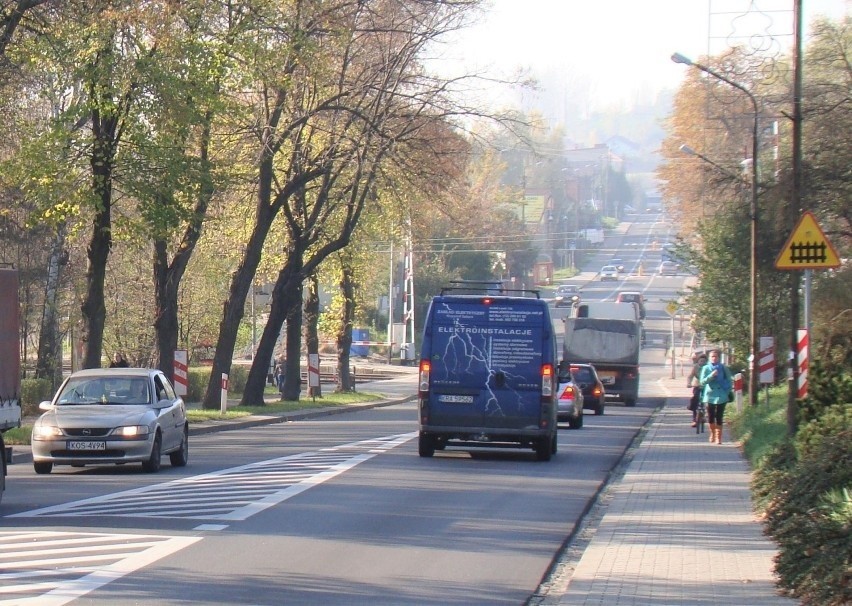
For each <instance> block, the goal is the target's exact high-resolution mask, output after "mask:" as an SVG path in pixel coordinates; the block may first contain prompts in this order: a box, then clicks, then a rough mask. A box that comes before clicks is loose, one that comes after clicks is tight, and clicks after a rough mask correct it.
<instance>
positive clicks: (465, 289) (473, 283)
mask: <svg viewBox="0 0 852 606" xmlns="http://www.w3.org/2000/svg"><path fill="white" fill-rule="evenodd" d="M448 293H452V294H456V295H483V294H485V295H492V296H493V295H502V296H507V297H512V296H518V297H524V296H530V297H532V296H533V295H534V296H535V298H536V299H540V298H541V295H540V292H539V291H538V290H532V289H529V288H506V287H505V286H504V285H503V283H502V282H499V281H497V280H450V282H449V286H442V287H441V294H442V295H445V294H448Z"/></svg>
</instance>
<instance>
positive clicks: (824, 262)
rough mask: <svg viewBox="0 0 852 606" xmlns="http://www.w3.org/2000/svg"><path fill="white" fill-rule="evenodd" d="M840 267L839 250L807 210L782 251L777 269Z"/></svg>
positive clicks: (776, 264) (777, 262)
mask: <svg viewBox="0 0 852 606" xmlns="http://www.w3.org/2000/svg"><path fill="white" fill-rule="evenodd" d="M832 267H840V257H838V256H837V251H835V250H834V247H833V246H832V245H831V242H829V241H828V238H826V237H825V234H824V233H823V231H822V229H821V228H820V226H819V223H817V220H816V217H814V215H813V213H811V212H810V211H805V213H804V214H803V215H802V217H801V218H800V219H799V222H798V223H797V224H796V228H795V229H794V230H793V233H792V234H790V237H789V238H788V239H787V243H786V244H785V245H784V248H782V249H781V253H780V254H779V255H778V258H777V259H776V260H775V268H776V269H829V268H832Z"/></svg>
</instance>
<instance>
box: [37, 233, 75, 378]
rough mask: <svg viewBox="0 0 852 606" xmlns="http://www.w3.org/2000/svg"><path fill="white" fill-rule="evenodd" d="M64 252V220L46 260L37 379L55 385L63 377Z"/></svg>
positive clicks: (65, 259)
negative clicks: (59, 318) (59, 306)
mask: <svg viewBox="0 0 852 606" xmlns="http://www.w3.org/2000/svg"><path fill="white" fill-rule="evenodd" d="M66 261H67V258H66V255H65V224H64V223H61V224H60V225H59V226H58V227H57V230H56V236H55V237H54V239H53V243H52V245H51V247H50V256H49V257H48V261H47V283H46V284H45V288H44V311H43V313H42V316H41V330H40V331H39V336H38V359H37V360H36V373H35V376H36V378H37V379H50V381H51V383H52V385H53V387H54V388H56V387H57V385H58V384H59V382H60V381H61V379H62V358H61V357H60V356H61V349H60V347H61V339H60V336H59V327H58V325H57V321H56V309H57V301H58V299H59V285H60V283H61V282H62V266H63V265H65V263H66Z"/></svg>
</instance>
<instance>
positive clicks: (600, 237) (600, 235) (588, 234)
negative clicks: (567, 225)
mask: <svg viewBox="0 0 852 606" xmlns="http://www.w3.org/2000/svg"><path fill="white" fill-rule="evenodd" d="M580 237H581V238H582V239H584V240H585V241H586V242H588V245H589V246H593V247H595V248H597V247H599V246H600V245H601V244H603V241H604V231H603V230H602V229H591V228H589V229H581V230H580Z"/></svg>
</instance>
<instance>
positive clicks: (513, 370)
mask: <svg viewBox="0 0 852 606" xmlns="http://www.w3.org/2000/svg"><path fill="white" fill-rule="evenodd" d="M454 290H459V289H458V288H452V287H451V288H445V289H443V290H442V292H441V295H439V296H437V297H435V298H434V299H433V300H432V303H431V305H430V306H429V312H428V314H427V318H426V325H425V327H424V330H423V342H422V346H421V360H420V374H419V382H418V400H419V411H420V420H419V421H420V439H419V453H420V456H421V457H431V456H432V455H433V454H434V453H435V450H443V449H444V448H446V447H447V446H448V445H459V446H464V447H476V446H490V447H510V448H532V449H533V450H534V451H535V453H536V456H537V458H538V460H540V461H548V460H550V458H551V455H552V454H554V453H556V435H557V424H556V412H557V411H556V404H557V400H556V398H557V394H556V391H557V385H558V384H557V377H556V366H557V361H558V360H557V358H556V355H557V354H556V352H557V348H556V335H555V334H554V330H553V324H552V322H551V317H550V310H549V308H548V306H547V302H546V301H544V300H543V299H541V298H540V297H539V296H538V292H537V291H509V290H506V291H504V292H505V293H506V295H505V296H504V295H490V294H482V295H477V294H456V293H454V292H453V291H454ZM513 293H525V294H530V293H532V294H533V295H534V296H510V295H512V294H513Z"/></svg>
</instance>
